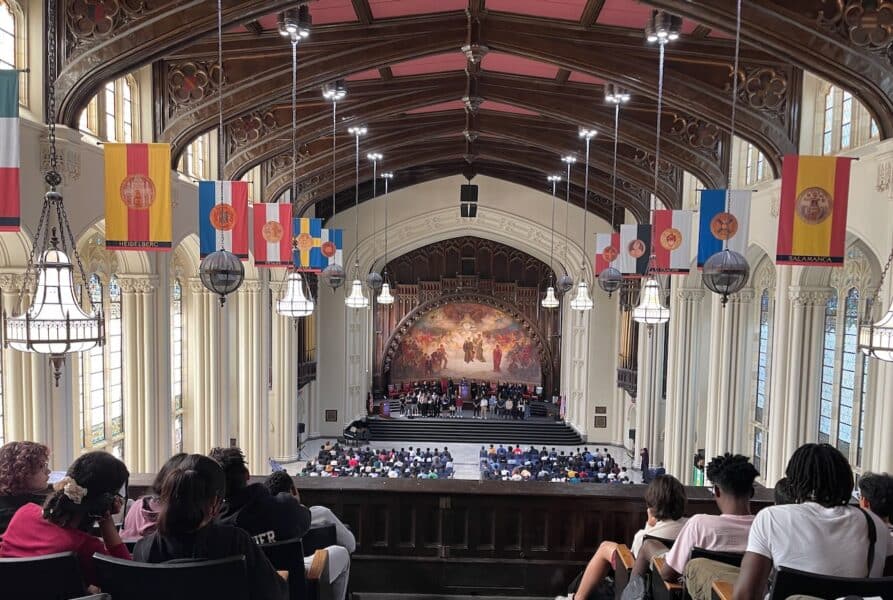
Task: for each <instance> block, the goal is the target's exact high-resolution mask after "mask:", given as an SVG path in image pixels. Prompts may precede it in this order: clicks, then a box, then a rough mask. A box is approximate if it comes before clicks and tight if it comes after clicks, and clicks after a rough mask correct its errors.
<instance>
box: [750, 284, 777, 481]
mask: <svg viewBox="0 0 893 600" xmlns="http://www.w3.org/2000/svg"><path fill="white" fill-rule="evenodd" d="M771 326H772V324H771V316H770V311H769V290H768V289H764V290H763V293H762V294H761V296H760V316H759V329H758V338H759V341H758V343H757V378H756V393H755V395H754V396H755V397H754V412H753V464H754V466H755V467H756V468H757V470H758V471H759V470H760V468H761V465H762V463H763V460H765V458H766V440H767V439H768V428H769V406H768V402H767V400H768V397H769V350H770V348H769V340H770V339H771V334H770V328H771Z"/></svg>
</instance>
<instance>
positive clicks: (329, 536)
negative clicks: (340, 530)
mask: <svg viewBox="0 0 893 600" xmlns="http://www.w3.org/2000/svg"><path fill="white" fill-rule="evenodd" d="M337 543H338V535H337V533H335V526H334V525H326V526H325V527H318V528H316V529H311V530H310V531H308V532H307V533H305V534H304V537H302V538H301V544H302V545H303V546H304V556H313V553H314V552H316V551H317V550H322V549H323V548H328V547H329V546H334V545H336V544H337Z"/></svg>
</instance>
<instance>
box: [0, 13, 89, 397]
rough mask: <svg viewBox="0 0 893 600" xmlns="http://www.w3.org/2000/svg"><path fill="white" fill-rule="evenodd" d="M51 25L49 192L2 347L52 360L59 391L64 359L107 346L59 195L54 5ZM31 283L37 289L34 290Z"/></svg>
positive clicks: (49, 19) (49, 15)
mask: <svg viewBox="0 0 893 600" xmlns="http://www.w3.org/2000/svg"><path fill="white" fill-rule="evenodd" d="M47 24H48V25H47V27H48V31H47V134H48V138H49V152H50V157H49V167H50V168H49V171H48V172H47V173H46V175H45V176H44V181H46V183H47V185H48V186H49V188H50V189H49V191H48V192H47V193H46V194H45V195H44V199H43V208H42V210H41V212H40V221H39V222H38V224H37V229H36V230H35V232H34V238H33V239H32V240H31V255H30V256H29V257H28V265H27V267H26V269H25V275H24V281H23V282H22V287H21V290H20V291H19V297H18V301H17V303H16V307H15V309H14V311H13V314H12V315H7V314H6V311H3V342H4V346H6V347H9V348H12V349H13V350H18V351H20V352H34V353H37V354H48V355H49V357H50V364H51V365H52V367H53V380H54V382H55V384H56V386H57V387H58V385H59V378H60V376H61V375H62V367H63V366H64V364H65V355H66V354H68V353H72V352H84V351H86V350H90V349H91V348H94V347H96V346H102V345H103V344H104V343H105V319H104V318H103V315H102V308H101V307H97V306H92V305H91V303H90V295H89V294H85V290H86V289H87V276H86V273H85V272H84V267H83V265H82V264H81V258H80V256H79V255H78V251H77V243H76V242H75V239H74V235H72V233H71V226H70V225H69V224H68V215H67V214H66V212H65V206H64V204H63V202H62V194H60V193H59V192H58V191H56V188H57V187H58V186H59V184H60V183H62V177H61V176H60V175H59V172H58V171H57V170H56V169H57V164H58V162H57V160H58V159H57V155H56V122H55V121H56V90H55V84H56V2H55V0H50V2H49V5H48V10H47ZM60 235H61V237H60ZM35 256H36V257H37V262H36V264H35ZM69 256H71V257H72V258H74V262H76V263H77V267H78V275H80V282H79V283H80V286H79V287H75V283H74V278H73V275H74V264H73V263H72V260H71V259H70V258H69ZM35 275H36V277H35ZM32 282H33V284H34V288H33V289H31V287H30V286H31V285H32ZM26 289H28V290H29V291H30V293H31V305H30V306H29V307H28V309H27V310H25V311H21V308H22V304H23V302H24V295H25V290H26ZM82 301H86V304H87V306H88V308H89V310H84V309H83V308H82V307H81V306H82Z"/></svg>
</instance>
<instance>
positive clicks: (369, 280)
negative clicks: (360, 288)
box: [366, 271, 384, 292]
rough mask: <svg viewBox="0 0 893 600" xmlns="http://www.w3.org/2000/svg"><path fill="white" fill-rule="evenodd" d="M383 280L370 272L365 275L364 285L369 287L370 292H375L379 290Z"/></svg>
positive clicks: (373, 272)
mask: <svg viewBox="0 0 893 600" xmlns="http://www.w3.org/2000/svg"><path fill="white" fill-rule="evenodd" d="M383 281H384V280H383V279H382V278H381V275H379V274H378V273H377V272H376V271H372V272H371V273H369V274H368V275H366V285H368V286H369V289H370V290H375V291H376V292H377V291H378V290H380V289H381V284H382V282H383Z"/></svg>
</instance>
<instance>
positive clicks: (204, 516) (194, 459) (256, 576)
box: [133, 454, 288, 600]
mask: <svg viewBox="0 0 893 600" xmlns="http://www.w3.org/2000/svg"><path fill="white" fill-rule="evenodd" d="M225 491H226V476H225V475H224V473H223V468H222V467H221V466H220V465H219V464H218V463H217V462H216V461H215V460H213V459H210V458H208V457H207V456H202V455H200V454H190V455H189V456H187V457H186V458H184V459H183V461H182V462H181V463H180V464H179V466H177V467H175V468H174V469H171V470H170V472H168V474H167V476H166V477H165V479H164V482H163V483H162V485H161V512H160V514H159V515H158V522H157V527H156V530H155V532H154V533H151V534H149V535H148V536H146V537H144V538H142V539H141V540H140V541H138V542H137V543H136V547H135V548H134V551H133V556H134V560H137V561H140V562H149V563H163V562H167V561H171V560H183V559H187V560H188V559H194V560H213V559H217V558H227V557H229V556H238V555H243V556H244V557H245V562H246V567H247V571H248V583H249V588H250V590H251V598H252V599H257V600H260V599H264V600H285V599H286V598H288V584H287V583H286V582H285V580H284V579H282V578H281V577H280V576H279V574H278V573H276V571H275V570H274V569H273V566H272V565H271V564H270V561H269V560H267V557H266V556H265V555H264V553H263V552H262V551H261V550H260V548H258V546H257V545H256V544H255V543H254V542H253V541H252V540H251V538H250V537H249V536H248V534H247V533H245V531H243V530H242V529H239V528H237V527H233V526H231V525H221V524H219V523H217V522H215V519H216V517H217V514H218V513H219V512H220V507H221V505H222V503H223V498H224V495H225Z"/></svg>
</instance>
